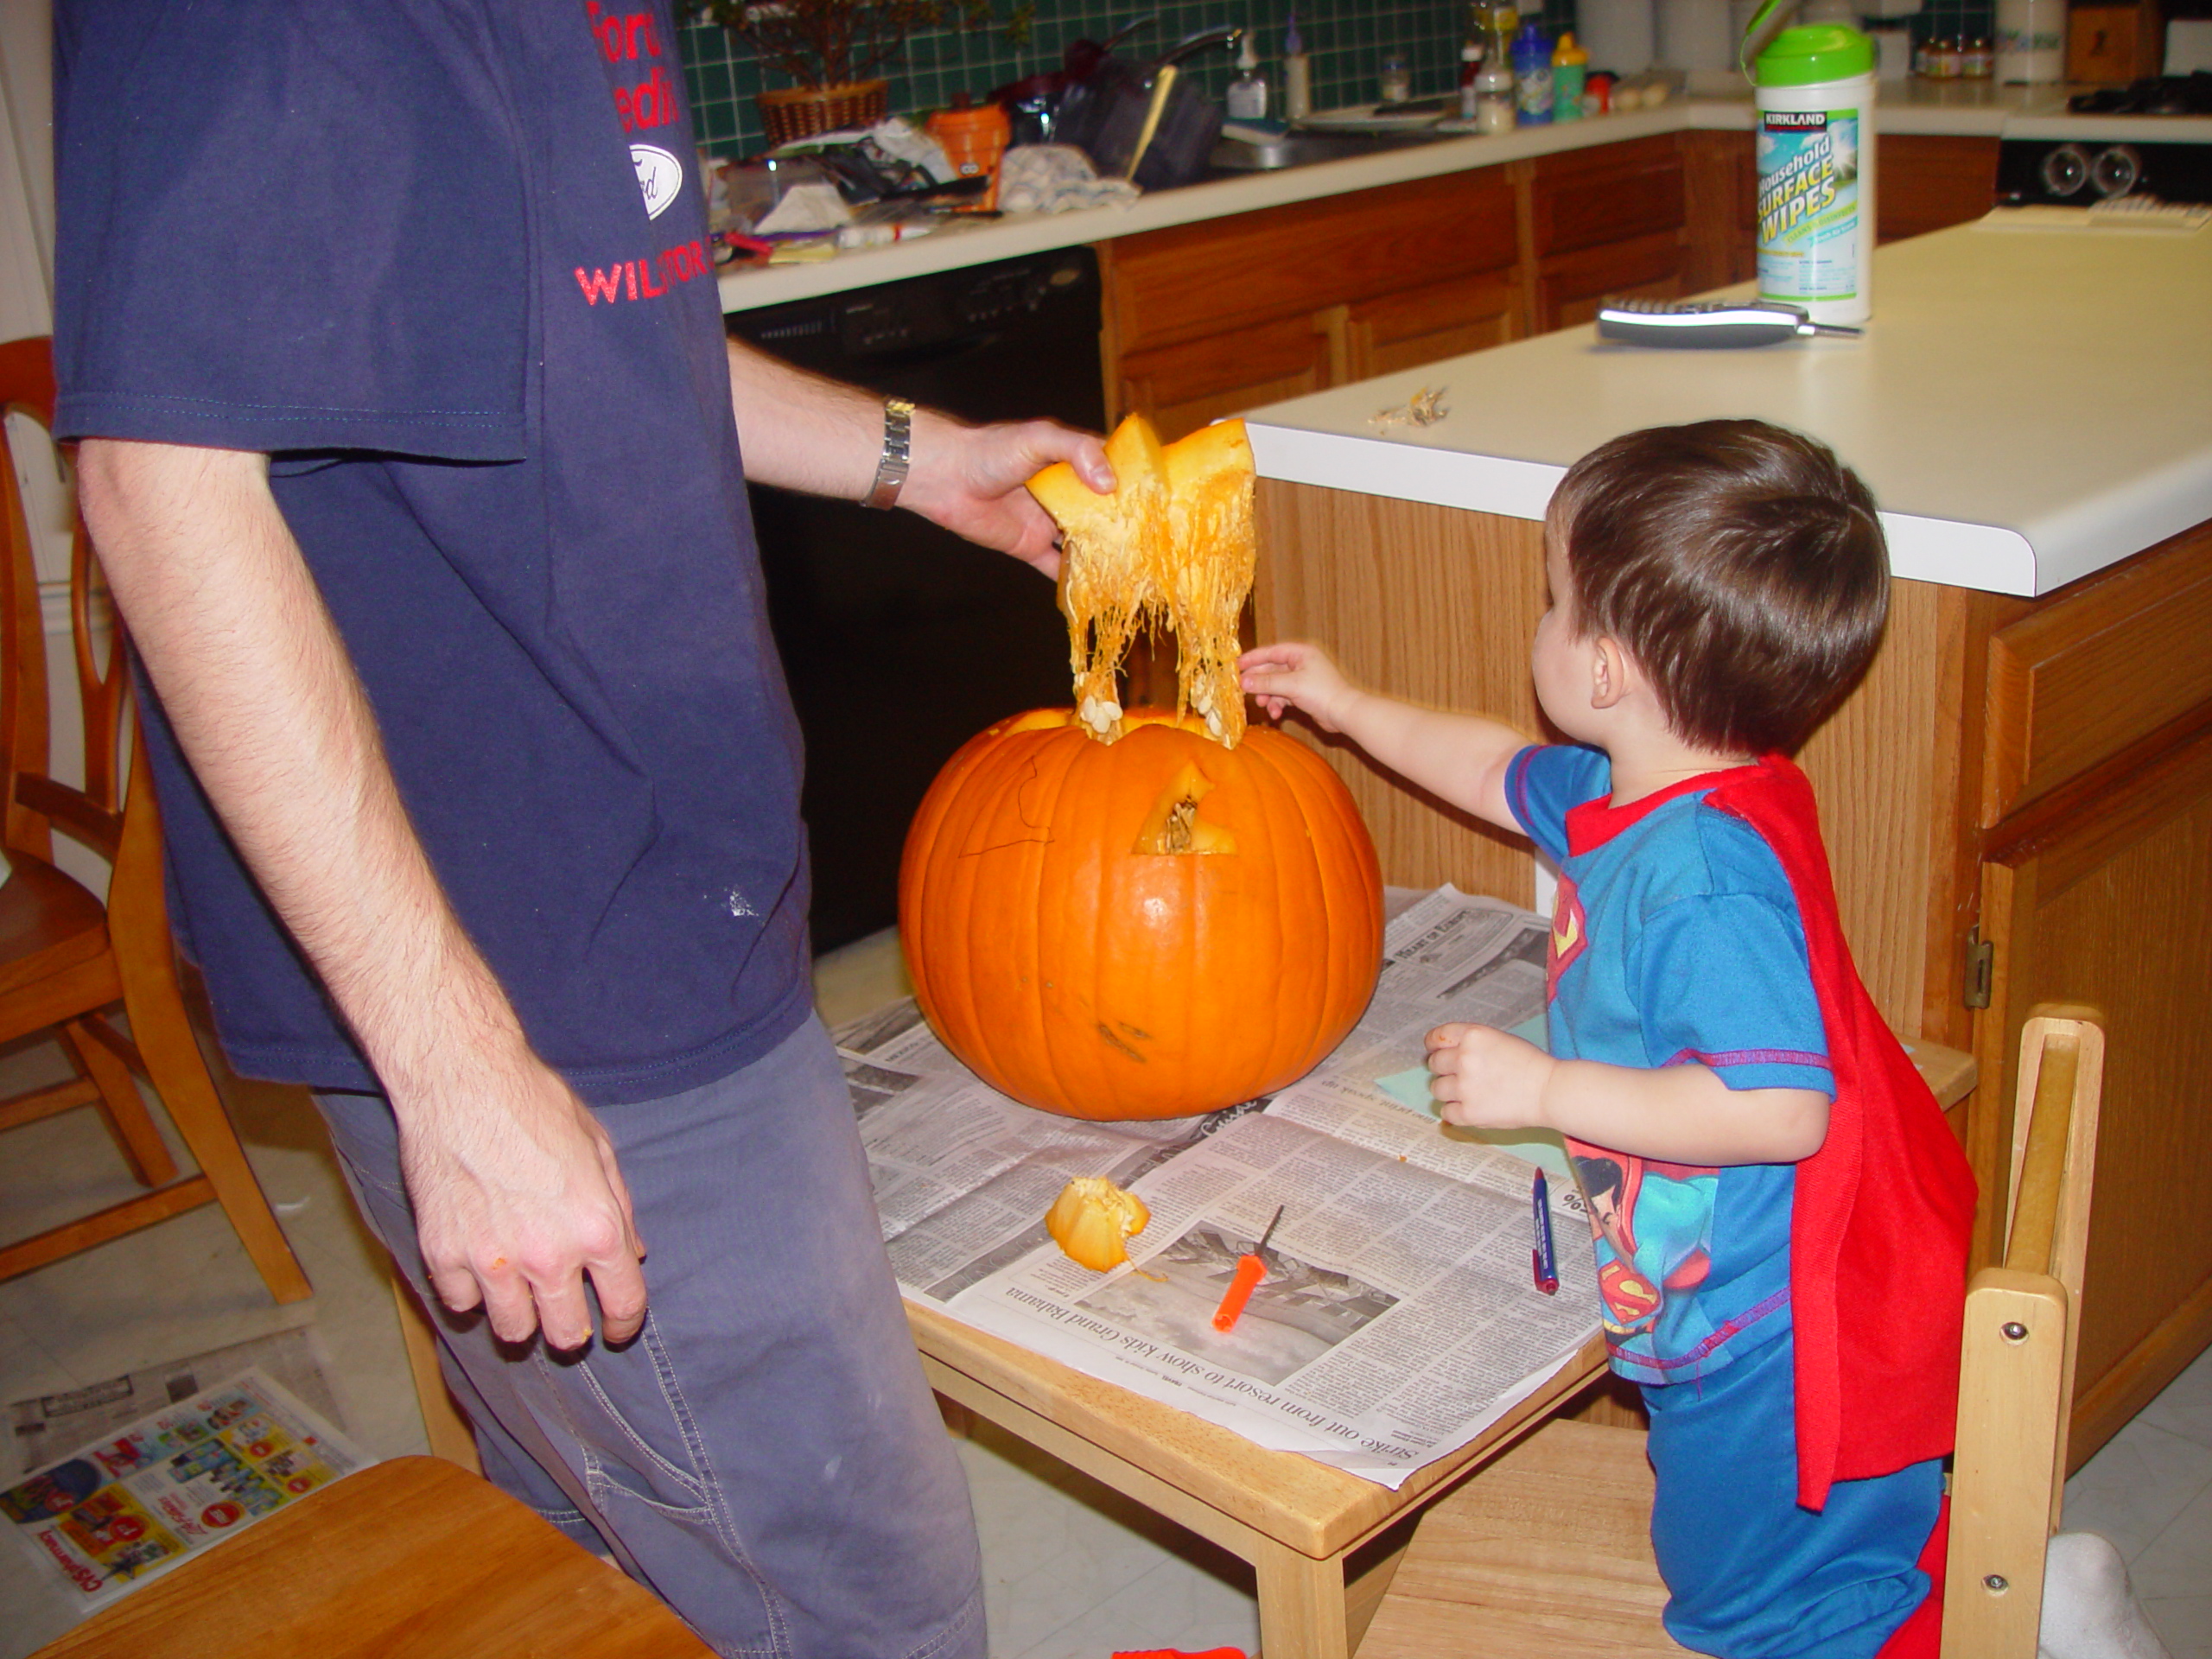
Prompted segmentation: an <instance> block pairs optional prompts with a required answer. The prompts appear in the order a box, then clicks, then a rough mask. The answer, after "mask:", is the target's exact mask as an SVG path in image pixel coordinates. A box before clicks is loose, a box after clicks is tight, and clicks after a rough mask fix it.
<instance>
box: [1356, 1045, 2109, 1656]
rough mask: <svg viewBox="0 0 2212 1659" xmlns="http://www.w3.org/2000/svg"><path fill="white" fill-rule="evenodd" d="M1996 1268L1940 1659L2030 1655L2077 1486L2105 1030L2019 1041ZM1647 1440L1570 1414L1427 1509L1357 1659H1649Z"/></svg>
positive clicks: (1976, 1320) (1661, 1598)
mask: <svg viewBox="0 0 2212 1659" xmlns="http://www.w3.org/2000/svg"><path fill="white" fill-rule="evenodd" d="M2020 1043H2021V1064H2020V1071H2019V1097H2018V1106H2017V1108H2016V1109H2015V1112H2014V1119H2013V1122H2014V1136H2013V1145H2012V1188H2011V1191H2012V1192H2013V1193H2014V1194H2015V1198H2014V1200H2013V1205H2012V1216H2011V1217H2010V1221H2009V1224H2008V1230H2007V1233H2006V1237H2007V1241H2008V1243H2007V1246H2006V1250H2005V1262H2004V1265H2003V1266H2001V1267H1993V1268H1984V1269H1983V1270H1982V1271H1981V1272H1980V1273H1978V1274H1975V1275H1974V1282H1973V1285H1972V1286H1971V1287H1970V1288H1969V1289H1968V1291H1967V1315H1966V1338H1965V1341H1964V1344H1962V1348H1963V1351H1962V1353H1961V1360H1960V1401H1959V1440H1958V1452H1957V1456H1956V1457H1955V1459H1954V1469H1953V1474H1952V1477H1951V1537H1950V1550H1949V1555H1948V1567H1947V1573H1946V1577H1947V1584H1946V1589H1945V1596H1944V1605H1943V1650H1944V1652H1946V1653H1947V1654H1952V1655H1956V1656H1959V1659H2034V1656H2035V1652H2036V1637H2037V1628H2038V1626H2039V1624H2040V1623H2041V1618H2042V1610H2043V1584H2044V1551H2045V1549H2046V1548H2047V1546H2048V1544H2049V1541H2050V1535H2051V1534H2052V1533H2053V1532H2055V1531H2056V1530H2057V1528H2058V1521H2059V1508H2060V1504H2061V1502H2062V1501H2063V1496H2064V1491H2065V1479H2066V1427H2067V1416H2068V1414H2069V1410H2070V1409H2071V1408H2072V1404H2073V1392H2074V1390H2073V1383H2074V1350H2075V1332H2076V1322H2075V1317H2074V1314H2075V1304H2076V1302H2077V1301H2078V1300H2079V1298H2080V1295H2081V1290H2082V1250H2083V1247H2084V1244H2085V1243H2086V1241H2087V1238H2088V1223H2089V1187H2090V1176H2091V1174H2092V1173H2093V1172H2094V1168H2095V1164H2096V1143H2097V1110H2098V1103H2099V1091H2100V1088H2101V1083H2102V1079H2103V1073H2104V1033H2102V1031H2101V1030H2100V1029H2099V1028H2098V1027H2096V1026H2095V1025H2094V1024H2092V1023H2090V1022H2088V1020H2075V1019H2065V1018H2059V1017H2056V1016H2048V1015H2044V1016H2038V1017H2037V1018H2033V1019H2031V1020H2029V1021H2028V1022H2027V1027H2026V1028H2025V1030H2024V1031H2023V1032H2022V1033H2021V1039H2020ZM1642 1440H1643V1436H1642V1433H1640V1431H1637V1430H1635V1429H1630V1428H1619V1427H1605V1426H1602V1425H1599V1424H1595V1423H1586V1422H1576V1421H1567V1420H1559V1421H1554V1422H1551V1423H1548V1424H1547V1425H1546V1426H1545V1427H1542V1428H1541V1429H1540V1430H1538V1431H1537V1432H1536V1433H1534V1434H1531V1435H1530V1436H1529V1438H1528V1439H1527V1440H1524V1441H1522V1443H1521V1444H1520V1445H1519V1446H1516V1447H1515V1448H1514V1449H1513V1450H1512V1451H1510V1452H1507V1453H1506V1454H1505V1456H1503V1458H1501V1459H1498V1460H1497V1462H1495V1463H1493V1464H1491V1465H1489V1466H1488V1467H1487V1468H1485V1469H1484V1470H1483V1471H1481V1472H1480V1473H1479V1474H1478V1475H1477V1476H1475V1478H1472V1479H1471V1480H1469V1481H1468V1482H1467V1483H1466V1484H1465V1485H1463V1486H1461V1487H1460V1488H1459V1491H1456V1492H1453V1493H1452V1494H1451V1495H1450V1496H1449V1497H1446V1498H1444V1499H1443V1500H1442V1501H1440V1503H1437V1504H1436V1505H1435V1506H1434V1507H1433V1508H1432V1509H1431V1510H1429V1511H1428V1513H1427V1515H1426V1516H1423V1517H1422V1520H1421V1526H1420V1529H1418V1530H1417V1531H1416V1532H1415V1534H1414V1540H1413V1542H1412V1544H1411V1546H1410V1547H1409V1548H1408V1549H1407V1552H1406V1555H1405V1559H1404V1560H1403V1561H1402V1563H1401V1564H1400V1566H1399V1567H1398V1572H1397V1576H1396V1578H1395V1580H1394V1581H1393V1582H1392V1584H1391V1586H1390V1590H1389V1594H1388V1595H1386V1596H1385V1597H1384V1598H1383V1604H1382V1605H1381V1607H1380V1608H1379V1609H1378V1610H1377V1611H1376V1616H1375V1621H1374V1623H1373V1624H1371V1625H1370V1626H1369V1628H1368V1632H1367V1637H1366V1639H1365V1641H1364V1642H1363V1643H1361V1644H1360V1649H1359V1659H1447V1656H1452V1655H1459V1654H1464V1655H1470V1656H1471V1655H1477V1654H1479V1655H1482V1656H1484V1659H1521V1656H1530V1659H1583V1656H1588V1659H1598V1656H1606V1659H1656V1656H1660V1655H1675V1654H1681V1653H1685V1652H1687V1651H1688V1649H1685V1648H1682V1647H1680V1646H1678V1645H1676V1643H1675V1642H1674V1640H1673V1639H1672V1638H1671V1637H1669V1636H1668V1634H1667V1632H1666V1630H1665V1629H1664V1628H1663V1626H1662V1624H1661V1623H1660V1617H1659V1616H1660V1612H1661V1611H1662V1609H1663V1608H1664V1607H1665V1605H1666V1602H1667V1592H1666V1588H1665V1586H1663V1585H1662V1584H1661V1583H1660V1581H1659V1573H1658V1569H1657V1567H1656V1566H1654V1564H1653V1562H1652V1560H1651V1539H1650V1532H1649V1528H1650V1522H1651V1491H1652V1487H1651V1470H1650V1465H1649V1464H1647V1463H1646V1462H1645V1461H1644V1459H1643V1445H1642Z"/></svg>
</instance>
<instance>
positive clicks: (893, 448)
mask: <svg viewBox="0 0 2212 1659" xmlns="http://www.w3.org/2000/svg"><path fill="white" fill-rule="evenodd" d="M913 438H914V405H913V404H912V403H911V402H909V401H908V400H907V399H906V398H904V397H887V398H885V399H884V400H883V454H882V457H881V458H880V460H878V461H877V462H876V463H875V482H874V484H872V485H870V486H868V494H867V495H866V496H864V497H863V498H861V505H863V506H870V507H891V506H895V505H897V504H898V500H899V491H900V490H901V489H903V488H905V487H906V467H907V461H908V457H909V455H910V454H911V452H912V445H913Z"/></svg>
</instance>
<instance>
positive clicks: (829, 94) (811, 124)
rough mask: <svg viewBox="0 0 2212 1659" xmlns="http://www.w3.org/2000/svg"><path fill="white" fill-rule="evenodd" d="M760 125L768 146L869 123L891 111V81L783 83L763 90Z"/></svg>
mask: <svg viewBox="0 0 2212 1659" xmlns="http://www.w3.org/2000/svg"><path fill="white" fill-rule="evenodd" d="M757 101H758V103H759V104H760V125H761V127H762V129H763V130H765V131H766V133H767V135H768V147H769V148H770V149H774V148H775V147H776V146H777V145H778V144H788V143H791V140H792V139H794V138H809V137H813V135H814V134H816V133H817V132H836V131H837V130H839V129H840V128H843V127H872V126H874V124H876V123H877V122H879V121H880V120H882V119H883V118H884V117H885V116H887V115H888V114H890V112H891V83H890V82H889V81H887V80H854V81H847V82H846V83H844V84H843V85H842V86H786V87H783V88H781V89H780V90H779V91H775V92H762V93H760V95H759V98H758V99H757Z"/></svg>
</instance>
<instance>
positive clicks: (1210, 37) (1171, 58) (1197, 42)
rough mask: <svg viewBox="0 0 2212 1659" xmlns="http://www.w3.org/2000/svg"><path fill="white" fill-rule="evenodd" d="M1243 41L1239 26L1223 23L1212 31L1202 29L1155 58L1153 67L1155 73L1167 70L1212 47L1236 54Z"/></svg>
mask: <svg viewBox="0 0 2212 1659" xmlns="http://www.w3.org/2000/svg"><path fill="white" fill-rule="evenodd" d="M1243 39H1244V30H1243V27H1242V25H1239V24H1235V23H1221V24H1217V25H1216V26H1215V27H1214V28H1212V29H1200V30H1199V31H1198V33H1197V34H1195V35H1185V36H1184V37H1183V38H1182V39H1181V40H1179V41H1176V42H1175V44H1174V45H1173V46H1171V47H1169V48H1167V49H1166V51H1165V52H1163V53H1161V54H1160V55H1159V56H1158V57H1157V58H1154V60H1152V67H1153V68H1154V71H1158V70H1161V69H1164V68H1166V67H1167V66H1168V65H1169V64H1171V63H1180V62H1181V61H1182V60H1184V59H1185V58H1187V57H1190V56H1192V54H1196V53H1199V52H1203V51H1205V49H1206V48H1208V47H1210V46H1219V47H1224V48H1227V49H1228V50H1230V51H1231V52H1234V51H1235V50H1236V48H1237V47H1238V46H1239V45H1240V44H1241V43H1242V42H1243Z"/></svg>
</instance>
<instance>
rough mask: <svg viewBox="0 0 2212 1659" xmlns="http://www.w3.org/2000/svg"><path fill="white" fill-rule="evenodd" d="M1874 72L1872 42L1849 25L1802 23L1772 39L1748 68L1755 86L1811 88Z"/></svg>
mask: <svg viewBox="0 0 2212 1659" xmlns="http://www.w3.org/2000/svg"><path fill="white" fill-rule="evenodd" d="M1872 73H1874V41H1873V37H1872V35H1865V34H1862V33H1860V32H1859V30H1858V29H1853V28H1852V27H1851V25H1850V24H1848V23H1802V24H1800V25H1798V26H1797V27H1796V28H1795V29H1783V31H1782V33H1780V34H1779V35H1776V36H1775V37H1774V40H1773V41H1772V43H1771V44H1770V45H1769V46H1768V47H1767V48H1766V50H1765V51H1764V52H1762V53H1760V54H1758V58H1757V59H1756V60H1753V63H1752V66H1751V82H1752V84H1753V85H1754V86H1816V85H1818V84H1819V83H1820V82H1821V81H1824V80H1856V79H1859V77H1860V76H1862V75H1871V74H1872Z"/></svg>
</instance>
